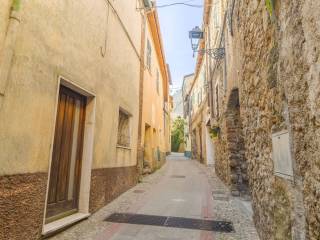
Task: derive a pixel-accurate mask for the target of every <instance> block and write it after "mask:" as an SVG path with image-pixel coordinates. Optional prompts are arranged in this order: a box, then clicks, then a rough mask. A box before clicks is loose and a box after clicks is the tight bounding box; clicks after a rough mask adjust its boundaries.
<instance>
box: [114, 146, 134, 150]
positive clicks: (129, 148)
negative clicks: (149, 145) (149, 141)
mask: <svg viewBox="0 0 320 240" xmlns="http://www.w3.org/2000/svg"><path fill="white" fill-rule="evenodd" d="M117 148H121V149H126V150H132V148H131V147H126V146H121V145H117Z"/></svg>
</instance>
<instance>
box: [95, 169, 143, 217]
mask: <svg viewBox="0 0 320 240" xmlns="http://www.w3.org/2000/svg"><path fill="white" fill-rule="evenodd" d="M138 176H139V175H138V169H137V167H136V166H133V167H122V168H121V167H120V168H102V169H94V170H92V174H91V189H90V212H95V211H97V210H99V209H100V208H102V207H103V206H105V205H106V204H108V203H110V202H111V201H112V200H114V199H115V198H117V197H118V196H119V195H120V194H122V193H124V192H125V191H127V190H128V189H130V188H131V187H133V186H134V185H136V184H137V182H138Z"/></svg>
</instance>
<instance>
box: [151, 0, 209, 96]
mask: <svg viewBox="0 0 320 240" xmlns="http://www.w3.org/2000/svg"><path fill="white" fill-rule="evenodd" d="M175 2H188V3H190V4H198V5H202V4H203V0H192V1H190V0H189V1H188V0H157V5H158V6H161V5H163V4H168V3H175ZM158 14H159V19H160V27H161V33H162V38H163V44H164V48H165V53H166V60H167V63H169V65H170V70H171V75H172V84H173V90H175V89H176V88H178V87H181V85H182V81H183V76H184V75H187V74H190V73H193V71H194V67H195V61H196V58H193V56H192V50H191V43H190V39H189V36H188V33H189V31H190V30H191V29H192V28H194V27H195V26H201V23H202V14H203V9H202V8H192V7H187V6H182V5H177V6H171V7H166V8H158Z"/></svg>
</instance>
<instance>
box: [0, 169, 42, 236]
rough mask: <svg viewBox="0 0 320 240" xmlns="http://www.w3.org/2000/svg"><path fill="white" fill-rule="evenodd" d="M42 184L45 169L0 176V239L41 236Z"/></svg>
mask: <svg viewBox="0 0 320 240" xmlns="http://www.w3.org/2000/svg"><path fill="white" fill-rule="evenodd" d="M46 186H47V174H46V173H34V174H19V175H11V176H0V219H1V221H0V240H7V239H10V240H15V239H17V240H20V239H25V240H33V239H38V238H39V237H40V236H41V232H42V221H43V217H44V207H45V198H46Z"/></svg>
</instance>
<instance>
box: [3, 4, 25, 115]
mask: <svg viewBox="0 0 320 240" xmlns="http://www.w3.org/2000/svg"><path fill="white" fill-rule="evenodd" d="M20 4H21V0H13V2H12V6H11V11H10V15H9V23H8V28H7V34H6V36H5V41H4V45H3V48H2V51H1V52H0V109H1V106H2V103H3V98H4V96H5V92H6V88H7V85H8V80H9V79H8V77H9V73H10V69H11V64H12V59H13V53H14V47H15V44H16V39H17V33H18V29H19V25H20V22H21V18H20V17H21V16H20V11H19V10H20Z"/></svg>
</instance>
